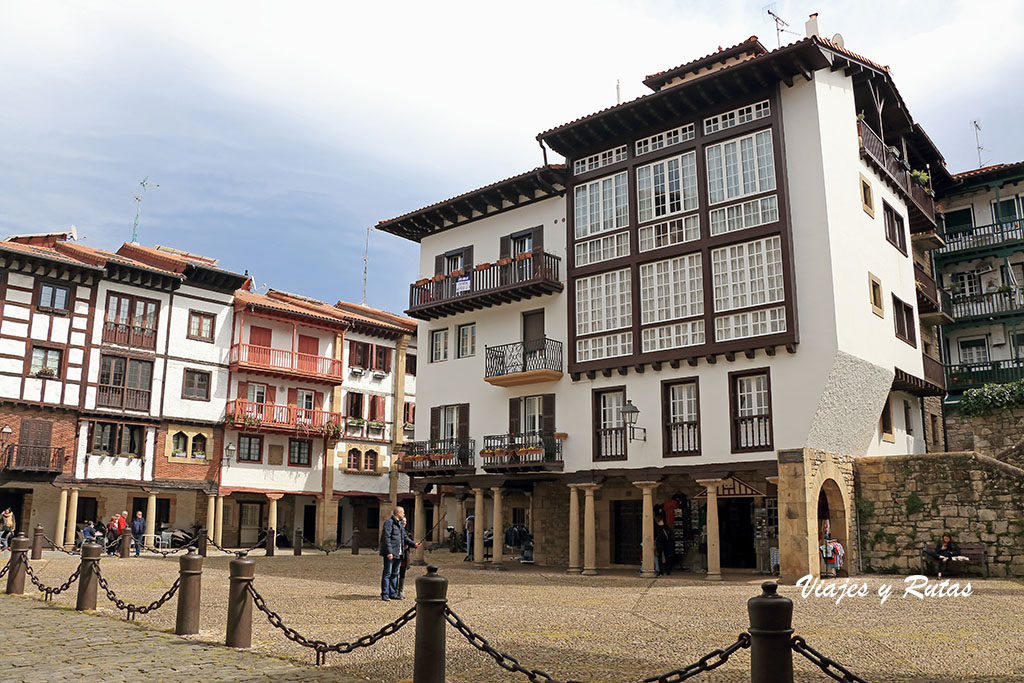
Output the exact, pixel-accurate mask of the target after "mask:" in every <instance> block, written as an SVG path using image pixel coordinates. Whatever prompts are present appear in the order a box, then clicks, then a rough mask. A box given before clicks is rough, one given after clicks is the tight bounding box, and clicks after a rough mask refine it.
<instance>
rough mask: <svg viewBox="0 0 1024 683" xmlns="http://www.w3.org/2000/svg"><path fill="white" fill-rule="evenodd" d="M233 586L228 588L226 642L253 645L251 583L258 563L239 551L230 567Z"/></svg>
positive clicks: (232, 644)
mask: <svg viewBox="0 0 1024 683" xmlns="http://www.w3.org/2000/svg"><path fill="white" fill-rule="evenodd" d="M228 573H229V574H230V581H231V586H230V588H229V589H228V627H227V633H226V635H225V637H224V644H225V645H227V646H228V647H246V648H247V647H250V646H251V645H252V598H250V597H249V584H251V583H252V580H253V578H255V576H256V563H255V562H253V561H252V560H250V559H249V558H248V557H246V555H245V553H238V557H236V558H235V559H233V560H231V562H230V563H229V567H228Z"/></svg>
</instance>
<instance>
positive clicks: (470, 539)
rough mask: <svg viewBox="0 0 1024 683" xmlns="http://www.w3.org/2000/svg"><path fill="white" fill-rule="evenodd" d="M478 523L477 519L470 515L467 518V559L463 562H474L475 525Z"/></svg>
mask: <svg viewBox="0 0 1024 683" xmlns="http://www.w3.org/2000/svg"><path fill="white" fill-rule="evenodd" d="M475 522H476V517H474V516H473V515H469V516H468V517H466V525H465V529H466V559H465V560H463V562H472V561H473V524H474V523H475Z"/></svg>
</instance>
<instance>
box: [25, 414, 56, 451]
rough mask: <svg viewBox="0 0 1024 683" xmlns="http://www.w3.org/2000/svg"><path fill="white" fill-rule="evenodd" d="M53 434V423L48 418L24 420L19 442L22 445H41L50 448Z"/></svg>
mask: <svg viewBox="0 0 1024 683" xmlns="http://www.w3.org/2000/svg"><path fill="white" fill-rule="evenodd" d="M52 434H53V423H51V422H47V421H46V420H22V421H21V429H20V430H19V433H18V443H19V444H21V445H22V446H41V447H46V448H49V446H50V438H51V436H52Z"/></svg>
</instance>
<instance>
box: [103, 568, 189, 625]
mask: <svg viewBox="0 0 1024 683" xmlns="http://www.w3.org/2000/svg"><path fill="white" fill-rule="evenodd" d="M92 569H93V571H94V572H95V573H96V580H97V581H98V582H99V584H100V588H102V589H103V592H104V593H106V594H107V600H110V601H111V602H112V603H114V605H116V606H117V608H118V609H123V610H126V611H127V612H128V616H127V619H128V621H134V620H135V615H136V614H148V613H149V612H152V611H154V610H158V609H160V608H161V607H163V606H164V603H165V602H167V601H168V600H170V599H171V598H172V597H174V594H175V593H177V592H178V586H179V585H180V583H181V578H180V577H179V578H176V579H175V580H174V583H173V584H172V585H171V587H170V588H169V589H167V592H166V593H164V594H163V595H161V596H160V597H159V598H157V599H156V600H154V601H153V602H151V603H149V604H148V605H134V604H132V603H130V602H125V601H124V600H122V599H121V598H119V597H117V594H116V593H114V591H112V590H111V589H110V586H109V585H108V584H107V580H106V579H104V578H103V574H101V573H100V565H99V563H98V562H96V563H94V564H93V565H92Z"/></svg>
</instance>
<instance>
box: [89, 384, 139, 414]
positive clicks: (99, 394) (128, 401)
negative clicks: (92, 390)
mask: <svg viewBox="0 0 1024 683" xmlns="http://www.w3.org/2000/svg"><path fill="white" fill-rule="evenodd" d="M151 394H152V392H151V391H150V390H149V389H126V388H125V387H117V386H110V385H104V384H101V385H100V386H99V387H97V389H96V405H97V406H100V407H103V408H121V409H123V410H141V411H144V412H149V400H150V396H151Z"/></svg>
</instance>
